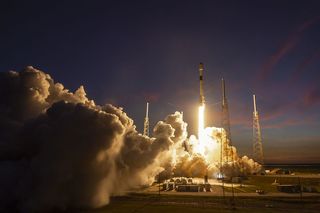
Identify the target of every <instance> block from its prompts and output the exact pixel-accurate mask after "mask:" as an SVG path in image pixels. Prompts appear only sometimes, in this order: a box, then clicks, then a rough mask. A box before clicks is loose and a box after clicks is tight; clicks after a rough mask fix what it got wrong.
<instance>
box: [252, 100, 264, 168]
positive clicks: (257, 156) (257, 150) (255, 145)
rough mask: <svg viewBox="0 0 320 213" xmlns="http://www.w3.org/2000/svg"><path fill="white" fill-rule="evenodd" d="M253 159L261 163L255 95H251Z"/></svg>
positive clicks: (259, 133)
mask: <svg viewBox="0 0 320 213" xmlns="http://www.w3.org/2000/svg"><path fill="white" fill-rule="evenodd" d="M253 159H254V160H255V161H257V162H258V163H260V164H261V165H263V150H262V138H261V129H260V123H259V114H258V111H257V105H256V96H255V95H253Z"/></svg>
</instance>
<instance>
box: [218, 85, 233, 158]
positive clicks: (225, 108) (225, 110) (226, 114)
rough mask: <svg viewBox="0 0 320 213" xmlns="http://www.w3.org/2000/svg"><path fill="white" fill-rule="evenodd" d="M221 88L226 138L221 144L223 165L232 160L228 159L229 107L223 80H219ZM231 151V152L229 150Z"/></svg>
mask: <svg viewBox="0 0 320 213" xmlns="http://www.w3.org/2000/svg"><path fill="white" fill-rule="evenodd" d="M221 83H222V84H221V86H222V88H221V89H222V128H223V129H224V130H225V131H226V136H225V138H224V140H222V141H223V144H222V160H223V162H224V163H227V162H229V161H233V159H229V154H231V155H232V153H229V152H230V150H229V147H230V145H232V143H231V131H230V118H229V107H228V100H227V96H226V87H225V82H224V79H222V80H221ZM231 151H232V150H231Z"/></svg>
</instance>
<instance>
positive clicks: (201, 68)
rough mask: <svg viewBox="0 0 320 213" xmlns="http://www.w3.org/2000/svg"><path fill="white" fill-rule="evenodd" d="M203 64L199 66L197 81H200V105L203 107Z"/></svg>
mask: <svg viewBox="0 0 320 213" xmlns="http://www.w3.org/2000/svg"><path fill="white" fill-rule="evenodd" d="M203 70H204V69H203V63H200V64H199V76H200V78H199V80H200V100H199V101H200V105H201V106H203V105H204V94H203Z"/></svg>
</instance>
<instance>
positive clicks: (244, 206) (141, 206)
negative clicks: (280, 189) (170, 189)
mask: <svg viewBox="0 0 320 213" xmlns="http://www.w3.org/2000/svg"><path fill="white" fill-rule="evenodd" d="M232 203H234V205H232ZM319 209H320V197H312V198H304V199H303V200H300V199H298V198H283V197H281V198H280V197H278V198H277V197H272V198H270V197H269V198H267V197H263V198H262V197H247V198H246V197H235V199H234V202H232V199H231V198H225V199H223V197H212V196H181V195H179V194H177V195H160V197H159V196H155V195H153V196H151V195H147V194H130V195H127V196H122V197H114V198H112V199H111V202H110V204H109V205H107V206H105V207H103V208H100V209H95V210H90V211H89V210H88V211H81V212H83V213H106V212H110V213H128V212H132V213H133V212H136V213H138V212H139V213H147V212H154V213H158V212H159V213H169V212H183V213H196V212H200V213H201V212H246V213H248V212H255V213H256V212H259V213H260V212H261V213H269V212H292V213H296V212H297V213H298V212H308V213H313V212H314V213H316V212H319Z"/></svg>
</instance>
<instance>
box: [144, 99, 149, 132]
mask: <svg viewBox="0 0 320 213" xmlns="http://www.w3.org/2000/svg"><path fill="white" fill-rule="evenodd" d="M143 135H145V136H149V103H148V102H147V108H146V117H145V118H144V124H143Z"/></svg>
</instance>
